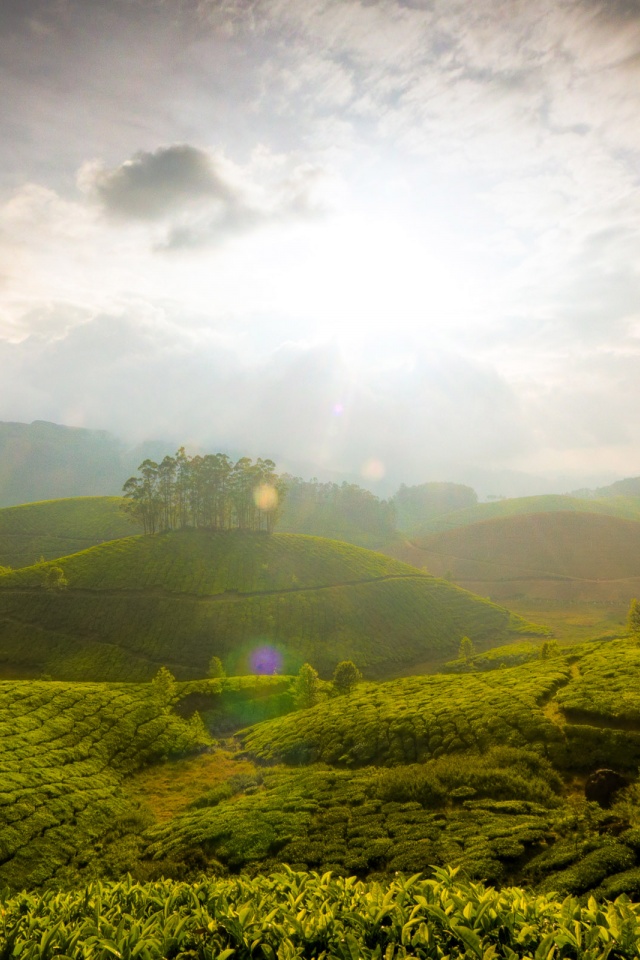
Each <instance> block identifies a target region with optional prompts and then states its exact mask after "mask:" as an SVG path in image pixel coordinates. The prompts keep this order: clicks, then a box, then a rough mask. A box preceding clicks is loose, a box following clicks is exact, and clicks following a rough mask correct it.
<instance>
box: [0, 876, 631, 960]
mask: <svg viewBox="0 0 640 960" xmlns="http://www.w3.org/2000/svg"><path fill="white" fill-rule="evenodd" d="M3 913H4V916H3V930H2V934H1V935H0V949H1V950H2V951H3V956H5V957H9V956H20V957H23V958H26V960H49V958H50V957H55V956H60V957H70V958H71V957H72V958H83V960H103V958H107V957H114V956H115V957H126V958H134V957H140V958H141V960H159V958H169V957H172V958H178V960H179V958H187V957H197V958H202V960H213V958H214V957H216V958H217V957H219V958H222V960H227V958H229V957H237V958H238V960H251V958H256V957H258V958H264V960H276V957H277V958H283V960H288V958H294V957H335V958H337V960H374V958H375V960H378V958H382V957H384V958H388V960H391V958H397V960H404V958H409V957H419V958H421V960H445V958H447V957H469V958H471V957H478V958H487V960H489V958H491V957H505V958H507V960H519V958H523V960H524V958H529V957H536V958H537V960H552V958H553V957H580V958H581V960H606V958H608V957H611V960H627V958H628V960H631V958H637V957H638V956H640V946H639V944H640V908H639V907H638V906H637V905H635V904H630V903H628V902H625V901H618V902H617V903H614V904H606V905H603V906H600V905H598V904H597V903H596V902H595V901H589V902H588V903H587V904H581V903H579V902H578V901H577V900H575V899H571V898H568V899H565V900H563V901H560V900H559V899H557V898H555V897H552V896H544V895H538V896H535V895H532V894H530V893H527V892H525V891H523V890H521V889H518V888H511V889H509V888H507V889H504V890H502V891H496V890H493V889H490V888H489V889H487V888H486V887H484V886H483V885H482V884H478V883H469V882H465V881H464V880H462V879H460V878H459V877H457V876H456V875H455V873H454V872H452V871H444V870H442V871H439V872H438V873H437V875H436V877H435V879H433V880H425V879H419V878H416V877H408V878H405V877H397V878H396V879H394V880H393V881H391V882H388V883H384V884H380V883H362V882H358V881H356V880H355V879H354V878H350V879H342V878H340V877H332V876H331V875H329V874H325V875H323V876H320V875H318V874H309V873H293V872H291V871H287V872H284V873H279V874H276V875H274V876H272V877H256V878H254V879H247V878H240V879H235V878H231V879H222V880H219V879H218V880H211V879H206V880H200V881H198V882H196V883H193V884H185V883H179V882H172V881H170V880H165V881H161V882H156V883H151V884H146V885H140V884H136V883H133V882H132V881H131V880H130V879H129V880H125V881H122V882H120V883H115V884H114V883H110V884H104V885H103V884H100V883H94V884H92V885H91V886H90V887H87V888H86V889H82V890H78V891H73V892H71V893H54V892H51V893H45V894H44V895H30V894H21V895H20V896H17V897H14V898H13V899H10V900H8V901H6V903H5V904H4V911H3Z"/></svg>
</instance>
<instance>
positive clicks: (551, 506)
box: [421, 494, 640, 536]
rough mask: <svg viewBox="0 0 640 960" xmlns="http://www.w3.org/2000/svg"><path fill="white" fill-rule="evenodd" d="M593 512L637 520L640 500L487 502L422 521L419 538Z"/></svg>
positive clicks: (561, 497)
mask: <svg viewBox="0 0 640 960" xmlns="http://www.w3.org/2000/svg"><path fill="white" fill-rule="evenodd" d="M567 511H572V512H576V513H597V514H602V515H604V516H609V517H620V518H621V519H623V520H640V497H631V496H607V497H602V498H597V499H591V498H584V499H582V498H580V497H572V496H568V495H561V494H544V495H541V496H537V497H513V498H509V499H506V500H496V501H493V502H491V503H478V504H476V505H475V506H473V507H467V508H465V509H464V510H455V511H453V512H452V513H446V514H443V515H441V516H439V517H434V518H432V519H429V520H427V521H425V523H424V524H423V525H422V533H421V536H427V535H428V534H432V533H441V532H446V531H447V530H453V529H455V528H457V527H465V526H467V525H468V524H471V523H479V522H480V521H481V520H497V519H502V518H505V517H516V516H520V515H521V514H530V513H558V512H562V513H566V512H567Z"/></svg>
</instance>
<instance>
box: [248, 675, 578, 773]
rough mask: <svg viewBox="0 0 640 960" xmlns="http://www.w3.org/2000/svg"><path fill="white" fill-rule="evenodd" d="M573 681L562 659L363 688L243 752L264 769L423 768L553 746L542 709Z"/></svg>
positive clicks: (255, 739) (281, 726)
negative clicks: (507, 748)
mask: <svg viewBox="0 0 640 960" xmlns="http://www.w3.org/2000/svg"><path fill="white" fill-rule="evenodd" d="M569 676H570V666H569V665H568V664H567V663H566V661H564V660H563V659H558V660H553V661H551V662H548V663H542V664H540V663H538V664H536V665H535V666H532V667H531V668H530V669H529V670H528V671H527V673H526V674H524V675H523V673H522V671H521V670H520V669H519V668H510V669H505V670H499V671H493V672H491V673H485V674H481V675H474V674H471V675H467V676H448V675H446V676H445V675H436V676H430V677H407V678H405V679H401V680H394V681H390V682H389V683H385V684H377V685H373V684H372V685H364V684H363V685H361V686H360V687H359V688H358V689H357V690H356V691H355V692H354V693H353V694H352V696H351V697H349V699H348V701H347V702H344V701H340V700H334V701H331V702H329V703H328V704H326V705H324V704H323V705H320V706H317V707H314V708H313V709H311V710H308V711H306V712H305V713H304V714H303V715H301V716H296V717H293V716H292V717H282V718H280V719H278V720H274V721H273V722H272V723H270V724H268V725H266V724H265V725H263V726H260V727H256V728H255V729H252V730H249V731H248V732H247V733H246V734H245V738H244V742H245V746H246V748H247V750H248V751H249V752H250V753H251V754H253V755H255V756H256V757H258V758H259V759H260V760H263V761H267V762H274V761H279V762H285V763H314V762H324V763H331V764H348V765H358V764H366V763H376V764H382V765H385V764H394V763H422V762H423V761H425V760H427V759H429V758H430V757H439V756H441V755H442V754H444V753H450V752H452V751H456V750H472V749H480V750H486V749H487V748H488V747H489V746H490V745H492V744H513V745H518V746H526V745H527V744H532V743H538V744H543V743H544V744H547V745H552V744H553V743H554V742H558V741H559V740H560V733H559V730H558V728H557V726H556V725H555V724H554V723H552V721H551V720H549V719H548V718H547V717H546V716H545V714H544V712H543V710H542V709H541V704H542V702H544V701H545V700H546V699H549V698H550V697H551V695H552V694H553V692H554V691H555V690H556V689H557V688H558V687H559V686H560V685H561V684H563V683H566V682H567V680H568V679H569Z"/></svg>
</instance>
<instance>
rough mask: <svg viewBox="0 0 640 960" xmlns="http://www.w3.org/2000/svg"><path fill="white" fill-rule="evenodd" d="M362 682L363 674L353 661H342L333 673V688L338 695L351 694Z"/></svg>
mask: <svg viewBox="0 0 640 960" xmlns="http://www.w3.org/2000/svg"><path fill="white" fill-rule="evenodd" d="M361 680H362V674H361V673H360V671H359V670H358V668H357V667H356V665H355V663H354V662H353V660H341V661H340V663H339V664H338V665H337V667H336V669H335V671H334V673H333V687H334V690H335V691H336V693H339V694H349V693H351V691H352V690H353V688H354V687H355V686H356V685H357V684H358V683H360V681H361Z"/></svg>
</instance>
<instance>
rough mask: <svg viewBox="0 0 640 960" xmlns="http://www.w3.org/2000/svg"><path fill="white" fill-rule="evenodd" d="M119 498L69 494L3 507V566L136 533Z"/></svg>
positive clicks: (0, 556)
mask: <svg viewBox="0 0 640 960" xmlns="http://www.w3.org/2000/svg"><path fill="white" fill-rule="evenodd" d="M122 503H123V501H122V499H121V498H120V497H70V498H68V499H65V500H44V501H42V502H40V503H26V504H23V505H22V506H19V507H4V508H3V509H0V566H9V567H24V566H27V565H28V564H31V563H36V562H37V561H38V560H39V559H40V557H44V558H45V560H52V559H53V558H54V557H63V556H66V555H67V554H70V553H76V552H77V551H78V550H86V548H87V547H91V546H94V545H95V544H98V543H102V542H103V541H104V540H116V539H118V538H119V537H128V536H131V534H133V533H137V532H138V530H137V528H136V526H135V525H134V524H133V523H132V522H131V520H129V519H128V517H126V516H125V515H124V514H123V513H122V510H121V507H122Z"/></svg>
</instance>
